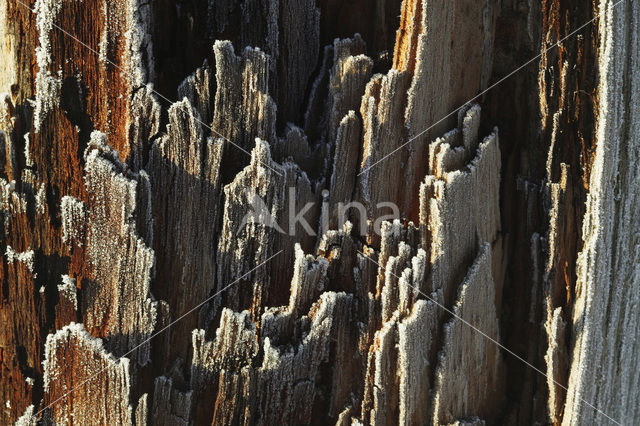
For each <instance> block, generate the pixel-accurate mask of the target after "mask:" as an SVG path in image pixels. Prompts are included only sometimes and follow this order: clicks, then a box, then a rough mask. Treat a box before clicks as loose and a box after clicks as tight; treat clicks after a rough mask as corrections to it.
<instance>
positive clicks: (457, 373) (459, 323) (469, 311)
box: [433, 243, 502, 424]
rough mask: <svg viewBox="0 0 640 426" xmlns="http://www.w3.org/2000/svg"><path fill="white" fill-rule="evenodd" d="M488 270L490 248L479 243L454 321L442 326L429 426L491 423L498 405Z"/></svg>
mask: <svg viewBox="0 0 640 426" xmlns="http://www.w3.org/2000/svg"><path fill="white" fill-rule="evenodd" d="M491 265H492V262H491V245H490V244H489V243H484V244H482V245H481V247H480V250H479V252H478V257H477V258H476V260H475V262H474V263H473V265H472V266H471V268H470V269H469V273H468V274H467V276H466V278H465V279H464V281H463V282H462V284H461V286H460V288H459V290H458V300H457V301H456V303H455V305H454V306H453V313H454V314H455V317H454V318H453V319H451V320H450V321H449V322H448V323H447V324H445V327H444V341H443V346H442V349H441V352H440V354H439V356H438V367H437V370H436V375H435V388H434V402H433V405H434V407H433V423H434V424H436V423H437V424H441V423H451V422H453V421H455V420H456V419H459V418H465V417H471V416H474V415H479V416H480V417H482V418H492V417H493V416H495V412H496V410H497V408H498V407H499V406H500V404H501V401H500V395H501V390H502V389H501V382H502V379H501V367H502V365H501V356H500V352H499V348H498V346H497V345H496V344H495V343H494V341H496V342H497V341H500V335H499V329H498V318H497V317H496V306H495V284H494V282H493V277H492V274H491V267H492V266H491ZM472 326H473V327H474V328H475V329H474V328H472ZM478 330H479V331H480V332H482V334H481V333H480V332H479V331H478ZM487 336H488V338H487ZM489 338H490V339H493V341H491V340H490V339H489Z"/></svg>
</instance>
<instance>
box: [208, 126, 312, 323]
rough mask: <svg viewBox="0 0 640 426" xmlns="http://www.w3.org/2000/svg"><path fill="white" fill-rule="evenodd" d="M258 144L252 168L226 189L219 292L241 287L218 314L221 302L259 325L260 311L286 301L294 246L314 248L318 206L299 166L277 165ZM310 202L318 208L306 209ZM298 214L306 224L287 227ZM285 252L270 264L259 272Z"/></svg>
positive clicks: (230, 294)
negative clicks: (239, 311)
mask: <svg viewBox="0 0 640 426" xmlns="http://www.w3.org/2000/svg"><path fill="white" fill-rule="evenodd" d="M255 144H256V145H255V148H254V149H253V151H252V153H251V163H250V164H249V165H248V166H247V167H246V168H245V169H244V170H243V171H242V172H240V173H238V175H237V176H236V178H235V179H234V181H233V182H232V183H230V184H229V185H227V186H226V187H225V205H224V216H223V225H222V232H221V235H220V240H219V242H218V252H217V264H218V272H217V288H218V289H219V290H221V289H223V288H224V287H225V286H228V285H229V284H231V283H233V282H234V281H237V283H236V284H234V286H233V287H231V288H230V289H229V290H228V291H226V292H225V293H224V294H223V295H222V297H221V298H218V299H217V301H216V302H215V303H214V313H215V309H217V306H218V304H219V303H221V302H220V300H222V301H223V304H224V305H225V306H227V307H229V308H232V309H234V310H239V309H242V310H244V309H250V310H251V312H252V317H253V319H254V320H257V319H258V318H259V317H260V315H261V312H260V309H259V307H261V306H278V305H282V304H284V303H285V301H286V300H287V299H288V293H289V283H290V279H291V266H292V264H293V262H292V258H293V254H294V253H293V247H294V243H295V242H299V243H300V244H301V245H302V247H303V248H304V249H306V250H310V249H311V248H312V244H313V235H315V232H316V229H315V224H317V220H318V211H317V210H318V207H317V206H318V204H319V203H318V202H317V200H316V197H317V196H316V195H315V194H314V193H313V191H312V187H311V184H310V182H309V179H308V178H307V176H306V174H305V173H304V172H302V171H301V170H300V169H299V168H298V166H296V165H295V164H293V163H289V162H285V163H284V164H283V165H279V164H277V163H276V162H274V161H273V160H272V159H271V153H270V149H269V145H268V144H267V143H266V142H265V141H262V140H260V139H256V142H255ZM310 201H316V202H315V203H313V205H312V206H311V207H310V208H307V207H305V206H306V204H307V203H308V202H310ZM292 206H293V209H292ZM296 206H298V207H297V208H296ZM303 207H304V209H303ZM298 209H300V211H298ZM290 212H293V215H292V216H289V213H290ZM296 214H302V215H303V216H304V217H305V218H306V222H305V223H303V222H297V223H293V221H289V217H291V218H293V216H295V215H296ZM281 250H282V253H280V255H278V256H277V258H274V259H273V261H272V262H269V263H268V264H266V265H264V266H261V267H260V268H257V269H256V266H257V265H260V264H261V263H263V262H264V261H265V260H267V259H268V258H269V257H270V256H272V255H275V254H276V253H279V252H280V251H281ZM254 269H255V270H254ZM276 271H277V272H276ZM238 280H239V281H238Z"/></svg>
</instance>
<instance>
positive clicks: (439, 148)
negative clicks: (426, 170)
mask: <svg viewBox="0 0 640 426" xmlns="http://www.w3.org/2000/svg"><path fill="white" fill-rule="evenodd" d="M479 120H480V108H479V107H477V106H475V107H471V108H470V109H469V110H468V111H467V112H466V113H465V112H464V111H462V112H461V114H460V121H461V125H460V126H459V129H456V130H453V131H452V132H449V133H447V135H446V136H445V138H438V139H436V140H435V141H434V142H433V143H432V144H431V146H430V148H429V152H430V156H429V165H430V166H429V167H430V171H431V173H432V174H431V175H429V176H427V177H426V178H425V180H424V181H423V183H422V185H421V187H420V226H421V227H423V228H424V229H428V230H429V233H430V237H428V238H429V239H430V241H426V240H424V241H423V244H426V243H430V258H431V263H432V266H431V269H432V270H431V281H432V286H433V288H434V289H439V288H441V289H442V291H443V293H444V298H445V302H446V305H447V306H449V305H450V304H451V302H452V298H453V295H454V293H455V288H456V287H455V286H456V285H457V283H459V282H460V280H461V279H462V277H463V276H464V274H465V273H466V268H467V267H468V266H470V265H471V262H472V261H473V259H474V257H475V250H476V247H477V246H478V244H480V243H482V242H489V243H493V242H494V241H495V240H496V239H497V238H498V231H499V228H500V209H499V204H498V201H499V182H500V151H499V149H498V134H497V129H496V130H495V131H494V133H492V134H491V135H489V136H487V137H486V138H485V139H484V140H483V141H482V142H478V139H477V137H478V136H477V125H478V122H479ZM456 156H460V159H458V160H456V161H453V160H452V158H455V157H456ZM447 158H448V159H449V160H447ZM467 161H469V162H468V163H467ZM434 177H435V178H434ZM423 238H425V237H423ZM497 285H498V286H500V283H497Z"/></svg>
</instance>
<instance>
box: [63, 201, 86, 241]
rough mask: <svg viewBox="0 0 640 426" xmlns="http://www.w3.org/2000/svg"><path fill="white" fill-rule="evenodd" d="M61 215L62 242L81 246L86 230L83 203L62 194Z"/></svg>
mask: <svg viewBox="0 0 640 426" xmlns="http://www.w3.org/2000/svg"><path fill="white" fill-rule="evenodd" d="M60 216H62V242H63V243H65V244H68V245H73V244H75V245H77V246H79V247H82V245H83V244H84V238H85V236H86V232H87V230H86V229H87V212H86V206H85V204H84V203H83V202H82V201H80V200H78V199H77V198H74V197H69V196H64V197H62V202H61V203H60Z"/></svg>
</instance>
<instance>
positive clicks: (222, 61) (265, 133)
mask: <svg viewBox="0 0 640 426" xmlns="http://www.w3.org/2000/svg"><path fill="white" fill-rule="evenodd" d="M213 51H214V56H215V61H216V63H215V67H216V83H217V84H216V96H215V102H214V113H213V124H212V126H211V127H212V129H213V135H214V136H220V137H224V138H226V139H227V140H229V141H231V142H232V143H233V145H235V146H233V145H232V146H230V147H229V149H228V151H226V152H227V154H225V164H227V165H228V167H229V170H231V169H233V172H234V173H235V172H237V171H239V170H240V168H241V166H242V165H245V164H247V162H248V160H249V156H248V155H247V153H246V152H243V151H242V150H244V151H247V152H248V151H250V150H251V149H252V148H253V146H254V140H255V138H257V137H259V138H261V139H264V140H267V141H271V142H273V141H275V139H276V138H275V119H276V105H275V102H274V101H273V99H271V97H270V96H269V92H268V81H269V61H270V60H271V59H270V57H269V56H268V55H266V54H265V53H263V52H262V51H260V49H252V48H249V47H247V48H246V49H244V51H243V52H242V55H241V56H236V54H235V52H234V49H233V46H232V44H231V43H230V42H222V41H216V43H215V44H214V46H213ZM238 147H239V148H238Z"/></svg>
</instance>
